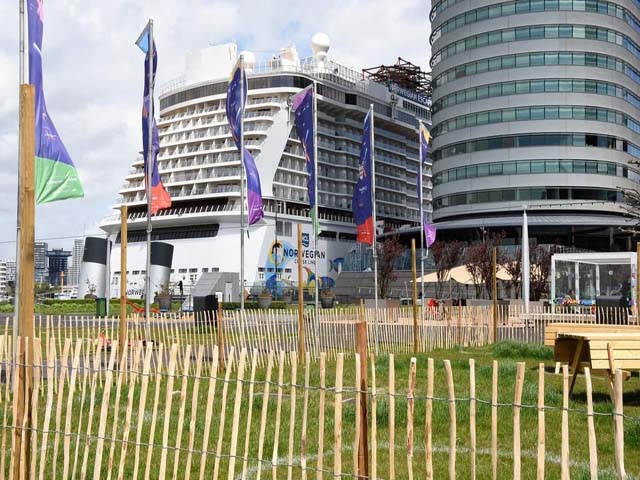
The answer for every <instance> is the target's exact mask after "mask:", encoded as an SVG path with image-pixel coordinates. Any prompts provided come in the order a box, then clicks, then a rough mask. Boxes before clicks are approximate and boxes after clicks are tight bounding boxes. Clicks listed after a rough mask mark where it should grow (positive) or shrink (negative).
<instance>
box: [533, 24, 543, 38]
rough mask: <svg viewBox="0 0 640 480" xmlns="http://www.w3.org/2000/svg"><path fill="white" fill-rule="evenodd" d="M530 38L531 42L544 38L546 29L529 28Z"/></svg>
mask: <svg viewBox="0 0 640 480" xmlns="http://www.w3.org/2000/svg"><path fill="white" fill-rule="evenodd" d="M529 38H530V39H531V40H534V39H540V38H544V27H538V26H536V27H529Z"/></svg>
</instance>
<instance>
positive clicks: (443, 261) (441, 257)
mask: <svg viewBox="0 0 640 480" xmlns="http://www.w3.org/2000/svg"><path fill="white" fill-rule="evenodd" d="M431 250H432V251H433V260H434V262H435V264H436V272H437V276H438V283H437V284H436V297H437V298H441V297H442V293H443V289H444V282H445V280H446V279H447V278H448V277H449V272H450V271H451V269H452V268H453V267H457V266H458V264H459V263H460V261H461V260H462V254H463V252H464V244H463V243H462V242H459V241H458V240H453V241H451V242H445V241H441V240H439V241H437V242H436V243H434V244H433V246H432V247H431Z"/></svg>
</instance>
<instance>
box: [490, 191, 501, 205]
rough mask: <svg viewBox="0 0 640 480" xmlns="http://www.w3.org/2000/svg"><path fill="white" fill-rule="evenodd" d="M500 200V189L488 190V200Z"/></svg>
mask: <svg viewBox="0 0 640 480" xmlns="http://www.w3.org/2000/svg"><path fill="white" fill-rule="evenodd" d="M501 200H502V191H501V190H490V191H489V201H490V202H500V201H501Z"/></svg>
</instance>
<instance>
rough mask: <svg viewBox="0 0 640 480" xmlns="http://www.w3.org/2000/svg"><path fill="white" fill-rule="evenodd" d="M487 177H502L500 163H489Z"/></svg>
mask: <svg viewBox="0 0 640 480" xmlns="http://www.w3.org/2000/svg"><path fill="white" fill-rule="evenodd" d="M489 175H502V164H501V163H490V164H489Z"/></svg>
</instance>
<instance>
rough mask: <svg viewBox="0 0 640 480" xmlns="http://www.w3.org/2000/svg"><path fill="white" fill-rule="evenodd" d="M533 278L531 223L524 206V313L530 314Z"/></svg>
mask: <svg viewBox="0 0 640 480" xmlns="http://www.w3.org/2000/svg"><path fill="white" fill-rule="evenodd" d="M530 278H531V266H530V265H529V221H528V219H527V206H526V205H524V211H523V213H522V301H523V302H524V311H525V313H529V281H530Z"/></svg>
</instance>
